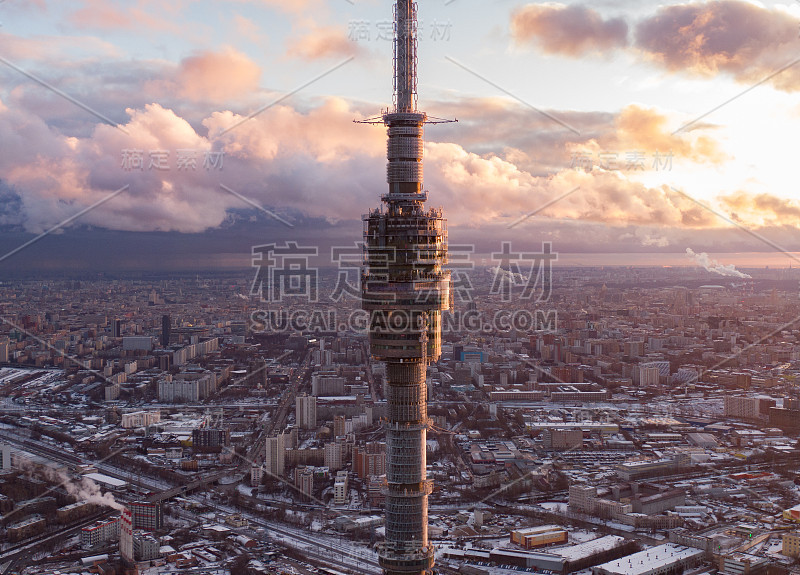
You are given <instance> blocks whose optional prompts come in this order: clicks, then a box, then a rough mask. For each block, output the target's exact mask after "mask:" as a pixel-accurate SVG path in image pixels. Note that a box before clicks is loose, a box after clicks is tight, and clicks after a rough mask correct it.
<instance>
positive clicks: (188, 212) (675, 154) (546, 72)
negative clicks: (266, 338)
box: [0, 0, 800, 273]
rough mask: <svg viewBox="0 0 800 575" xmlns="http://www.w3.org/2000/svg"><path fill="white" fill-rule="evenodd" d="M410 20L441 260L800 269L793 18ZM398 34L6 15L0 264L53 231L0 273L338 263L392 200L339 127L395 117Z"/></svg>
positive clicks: (356, 18)
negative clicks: (544, 249) (293, 249)
mask: <svg viewBox="0 0 800 575" xmlns="http://www.w3.org/2000/svg"><path fill="white" fill-rule="evenodd" d="M418 5H419V18H420V26H419V108H420V109H421V110H424V111H426V112H427V113H428V114H429V116H431V117H435V118H445V119H458V122H457V123H447V124H432V125H429V126H428V127H427V128H426V141H427V143H426V147H425V186H426V188H427V189H428V191H429V197H430V200H429V202H430V203H431V204H432V205H435V206H441V207H443V208H444V210H445V214H446V216H447V218H448V220H449V229H450V239H451V242H456V243H462V244H464V243H472V244H475V245H476V248H475V249H476V252H478V253H486V254H489V253H491V252H494V251H499V248H500V245H501V243H502V242H503V241H511V242H514V243H516V244H517V245H519V246H521V247H525V248H528V249H530V248H533V247H535V246H537V245H538V246H541V242H544V241H548V242H552V243H553V249H554V251H556V252H559V253H562V254H564V256H565V258H564V261H583V260H581V258H582V257H583V256H585V263H591V262H599V263H602V261H603V258H599V256H597V254H630V253H637V254H651V255H652V260H651V259H650V258H648V257H647V256H641V255H639V256H637V257H636V258H635V262H637V263H641V262H642V261H645V262H650V261H652V263H653V264H655V265H659V264H665V265H667V264H670V265H674V264H675V263H677V262H683V263H685V264H686V265H701V264H702V262H703V261H707V260H703V259H702V256H703V254H705V253H708V254H712V255H713V256H714V257H715V258H717V259H718V260H719V261H720V262H721V263H722V264H723V265H725V264H731V263H737V262H741V263H744V262H745V260H746V261H747V262H750V263H748V265H751V264H752V262H753V261H756V262H758V261H759V257H755V258H754V257H753V255H752V254H753V253H761V254H763V258H761V261H764V262H767V261H769V263H770V264H771V265H773V266H781V265H787V266H788V265H793V266H797V265H798V264H800V255H798V254H796V253H794V252H800V190H798V185H797V183H796V182H797V170H796V164H797V160H796V159H795V155H796V141H797V134H798V133H799V132H800V130H798V128H800V99H798V94H799V93H800V61H799V60H798V59H800V0H786V1H784V2H746V1H742V0H717V1H711V2H702V1H689V2H684V3H677V2H661V3H656V2H650V1H648V0H640V1H636V2H633V1H627V0H599V1H597V0H595V1H593V2H564V3H556V2H547V3H544V2H525V1H514V0H482V1H478V0H419V2H418ZM391 19H392V3H391V2H390V1H388V0H292V1H278V0H228V1H225V2H221V1H210V0H176V1H173V2H162V1H160V0H159V1H156V0H125V1H118V2H117V1H113V0H76V1H74V2H56V1H51V0H4V1H0V251H2V252H3V253H6V254H7V253H8V252H9V251H12V250H15V249H17V248H18V247H19V246H22V245H24V244H25V243H26V242H29V241H31V240H33V239H35V238H36V237H37V236H38V235H39V234H42V233H45V232H48V231H50V230H52V231H50V233H48V234H47V236H45V237H43V238H41V239H39V240H37V241H36V242H34V243H32V244H31V245H30V246H27V247H25V248H23V249H21V250H19V251H17V252H15V253H14V254H12V255H10V256H7V257H4V256H0V273H2V272H3V271H6V272H10V271H13V270H14V269H15V268H21V267H37V266H38V267H41V268H42V269H51V268H53V267H58V266H59V265H69V266H70V267H74V266H77V267H79V268H81V269H91V268H92V267H97V266H101V267H102V266H103V265H111V266H113V265H122V266H123V267H125V266H130V267H134V268H135V267H147V266H153V265H156V263H157V265H158V266H166V267H171V266H182V267H187V268H191V267H197V266H203V265H207V266H211V267H218V266H223V267H225V266H229V267H230V266H233V267H235V266H238V265H247V262H248V260H249V258H250V254H251V248H252V246H253V245H257V244H267V243H271V242H284V241H297V242H299V243H301V244H303V243H305V244H309V245H311V244H314V245H318V247H319V249H320V251H321V252H325V253H327V251H329V249H330V246H331V245H352V243H353V242H355V241H358V240H359V239H360V237H359V236H360V232H361V223H360V221H359V220H360V216H361V214H362V213H365V212H366V211H367V210H368V209H369V208H375V207H377V205H378V204H379V198H380V195H381V194H382V193H384V191H385V189H386V187H385V186H386V184H385V167H384V166H385V145H386V144H385V139H386V134H385V130H384V129H383V128H382V127H380V126H371V125H363V124H357V123H354V122H353V120H361V119H366V118H370V117H373V116H376V115H379V114H380V113H381V111H382V110H383V109H385V108H387V107H390V106H391V105H392V81H391V77H392V73H391V59H392V42H391ZM54 228H55V229H54ZM592 254H595V256H596V257H594V259H593V258H592V257H591V256H592ZM744 254H748V255H747V256H746V257H745V255H744ZM604 257H606V256H604ZM613 259H614V261H615V262H622V263H624V262H625V258H624V257H619V256H616V257H614V258H613ZM606 261H610V260H609V259H608V257H606ZM631 261H634V260H633V259H631Z"/></svg>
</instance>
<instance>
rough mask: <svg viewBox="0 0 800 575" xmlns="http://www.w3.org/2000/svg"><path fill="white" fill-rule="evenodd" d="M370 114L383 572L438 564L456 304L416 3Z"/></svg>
mask: <svg viewBox="0 0 800 575" xmlns="http://www.w3.org/2000/svg"><path fill="white" fill-rule="evenodd" d="M366 123H374V124H378V123H380V124H384V125H385V126H386V127H387V129H388V130H387V131H388V136H389V139H388V145H387V158H388V163H387V169H386V176H387V181H388V183H389V191H388V193H387V194H385V195H384V196H383V197H382V200H383V203H382V205H381V206H380V207H379V208H377V209H375V210H371V211H370V212H369V213H368V214H366V215H365V216H364V217H363V221H364V266H363V269H362V278H361V291H362V306H363V308H364V309H365V310H367V311H369V312H370V349H371V354H372V356H373V358H374V359H376V360H378V361H384V362H386V378H387V403H388V416H387V421H386V423H385V428H386V446H387V450H386V451H387V453H386V457H387V462H386V463H387V466H386V467H387V472H386V479H387V483H388V487H387V492H386V540H385V542H384V543H383V544H382V547H381V548H380V550H379V558H380V564H381V567H382V568H383V570H384V573H386V574H387V575H401V574H415V575H423V574H431V573H433V564H434V549H433V546H432V545H431V544H430V542H429V541H428V495H429V494H430V493H431V489H432V483H431V482H430V481H429V480H428V479H427V474H426V457H425V448H426V436H427V429H428V409H427V387H426V371H427V365H428V362H430V361H436V360H437V359H438V358H439V356H440V354H441V341H442V333H441V314H442V311H444V310H447V309H449V307H450V273H449V271H446V270H444V269H443V265H444V264H445V263H447V226H446V221H445V220H444V218H443V216H442V211H441V210H437V209H426V208H425V201H426V200H427V192H426V191H425V190H424V189H423V170H422V154H423V126H424V125H425V124H426V123H430V122H429V120H428V117H427V115H426V114H425V113H424V112H420V111H418V110H417V5H416V3H415V2H411V1H410V0H397V3H396V4H395V38H394V110H392V111H388V110H387V111H386V112H385V113H384V114H383V115H382V116H380V117H379V118H373V119H371V120H367V121H366Z"/></svg>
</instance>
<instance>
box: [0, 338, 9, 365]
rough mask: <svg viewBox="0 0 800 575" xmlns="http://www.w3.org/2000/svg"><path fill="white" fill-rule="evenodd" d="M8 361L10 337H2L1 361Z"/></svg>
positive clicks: (0, 340)
mask: <svg viewBox="0 0 800 575" xmlns="http://www.w3.org/2000/svg"><path fill="white" fill-rule="evenodd" d="M7 361H8V338H7V337H0V363H6V362H7Z"/></svg>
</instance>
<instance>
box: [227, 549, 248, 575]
mask: <svg viewBox="0 0 800 575" xmlns="http://www.w3.org/2000/svg"><path fill="white" fill-rule="evenodd" d="M249 563H250V555H248V554H247V553H242V554H241V555H239V556H238V557H237V558H236V559H234V560H233V563H231V575H250V569H249V568H248V567H247V565H248V564H249Z"/></svg>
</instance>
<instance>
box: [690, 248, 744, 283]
mask: <svg viewBox="0 0 800 575" xmlns="http://www.w3.org/2000/svg"><path fill="white" fill-rule="evenodd" d="M686 255H687V256H688V257H689V258H691V259H692V260H693V261H694V262H695V263H696V264H697V265H699V266H700V267H702V268H705V269H706V271H709V272H712V273H715V274H718V275H721V276H726V277H734V278H742V279H751V278H752V277H753V276H750V275H748V274H746V273H743V272H740V271H739V270H737V269H736V266H734V265H733V264H728V265H725V264H723V263H720V262H718V261H717V260H713V259H711V258H710V257H709V255H708V254H707V253H705V252H703V253H700V254H698V253H695V252H694V250H693V249H692V248H686Z"/></svg>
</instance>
